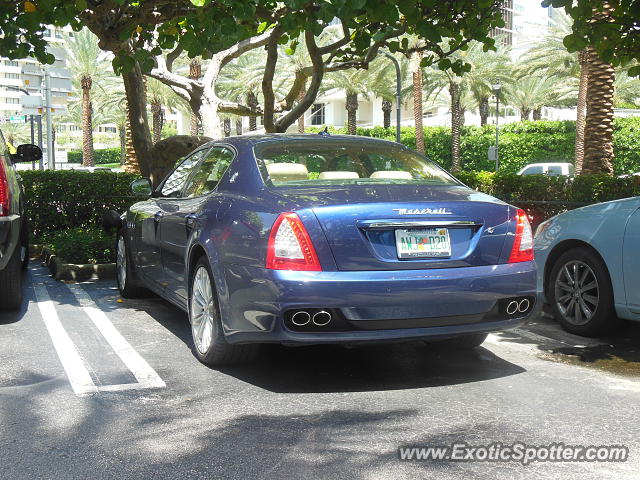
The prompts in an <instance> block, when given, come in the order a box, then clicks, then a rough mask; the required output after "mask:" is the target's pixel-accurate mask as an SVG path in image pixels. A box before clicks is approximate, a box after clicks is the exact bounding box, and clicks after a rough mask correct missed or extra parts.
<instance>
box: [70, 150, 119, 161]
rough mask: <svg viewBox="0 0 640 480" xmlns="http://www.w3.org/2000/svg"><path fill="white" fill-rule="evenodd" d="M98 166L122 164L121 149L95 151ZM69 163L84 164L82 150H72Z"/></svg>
mask: <svg viewBox="0 0 640 480" xmlns="http://www.w3.org/2000/svg"><path fill="white" fill-rule="evenodd" d="M95 160H96V165H104V164H106V163H120V148H99V149H97V150H95ZM67 162H69V163H82V150H71V151H70V152H69V153H67Z"/></svg>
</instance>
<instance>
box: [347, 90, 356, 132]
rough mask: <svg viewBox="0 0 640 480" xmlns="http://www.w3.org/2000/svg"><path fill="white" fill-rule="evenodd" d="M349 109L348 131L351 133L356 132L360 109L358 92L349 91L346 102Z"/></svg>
mask: <svg viewBox="0 0 640 480" xmlns="http://www.w3.org/2000/svg"><path fill="white" fill-rule="evenodd" d="M345 107H346V109H347V133H348V134H349V135H355V134H356V112H357V111H358V94H357V93H347V101H346V103H345Z"/></svg>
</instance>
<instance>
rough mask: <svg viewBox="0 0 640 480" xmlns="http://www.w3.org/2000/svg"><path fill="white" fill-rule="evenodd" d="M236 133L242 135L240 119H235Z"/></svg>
mask: <svg viewBox="0 0 640 480" xmlns="http://www.w3.org/2000/svg"><path fill="white" fill-rule="evenodd" d="M236 135H242V119H240V118H238V119H236Z"/></svg>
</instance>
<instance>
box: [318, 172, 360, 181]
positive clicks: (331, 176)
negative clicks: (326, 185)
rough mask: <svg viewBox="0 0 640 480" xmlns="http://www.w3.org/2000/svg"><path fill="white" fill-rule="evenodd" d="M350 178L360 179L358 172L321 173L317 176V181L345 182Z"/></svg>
mask: <svg viewBox="0 0 640 480" xmlns="http://www.w3.org/2000/svg"><path fill="white" fill-rule="evenodd" d="M352 178H360V175H358V172H347V171H342V172H340V171H335V172H322V173H321V174H320V175H318V179H319V180H343V179H345V180H346V179H352Z"/></svg>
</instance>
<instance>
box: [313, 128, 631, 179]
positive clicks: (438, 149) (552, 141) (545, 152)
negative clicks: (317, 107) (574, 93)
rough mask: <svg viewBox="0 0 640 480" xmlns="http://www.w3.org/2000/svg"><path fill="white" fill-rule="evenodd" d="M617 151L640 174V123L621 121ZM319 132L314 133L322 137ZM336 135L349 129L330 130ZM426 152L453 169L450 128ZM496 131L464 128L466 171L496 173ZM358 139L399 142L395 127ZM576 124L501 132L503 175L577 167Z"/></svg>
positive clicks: (428, 139) (624, 166)
mask: <svg viewBox="0 0 640 480" xmlns="http://www.w3.org/2000/svg"><path fill="white" fill-rule="evenodd" d="M614 126H615V132H614V140H613V148H614V152H615V160H614V167H615V170H616V173H617V174H622V173H632V172H637V171H640V118H638V117H634V118H616V119H615V122H614ZM319 130H320V129H319V128H317V127H316V128H309V129H308V131H310V132H317V131H319ZM329 132H331V133H346V130H345V129H336V128H333V127H329ZM424 132H425V149H426V154H427V156H428V157H430V158H431V159H433V160H434V161H436V162H437V163H438V164H440V165H442V166H443V167H444V168H446V169H450V168H451V130H450V129H449V128H448V127H425V129H424ZM495 132H496V131H495V126H493V125H486V126H484V127H475V126H470V127H469V126H468V127H463V128H462V134H461V140H460V143H461V152H462V165H463V169H464V170H485V171H492V170H494V169H495V164H494V162H491V161H489V160H488V159H487V150H488V148H489V146H491V145H493V144H494V143H495V135H496V133H495ZM356 133H357V134H358V135H363V136H366V137H375V138H384V139H387V140H395V128H389V129H385V128H382V127H373V128H358V129H357V132H356ZM401 142H402V143H403V144H404V145H406V146H408V147H410V148H415V146H416V139H415V129H414V128H413V127H402V129H401ZM574 143H575V122H573V121H561V122H555V121H537V122H533V121H525V122H515V123H509V124H506V125H504V126H501V127H500V159H501V162H500V164H501V170H502V171H504V172H507V173H515V172H517V171H518V170H519V169H520V168H522V167H524V166H525V165H526V164H528V163H533V162H541V161H554V162H573V157H574Z"/></svg>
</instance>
